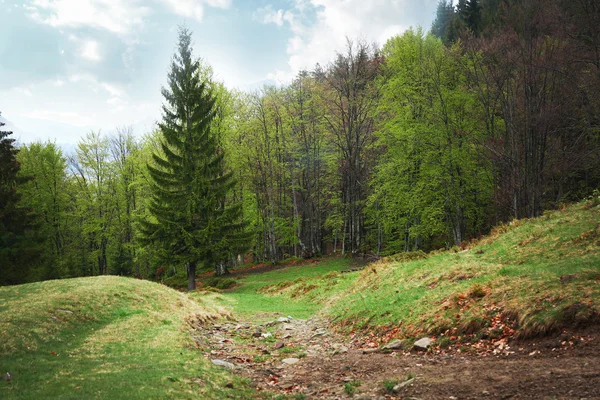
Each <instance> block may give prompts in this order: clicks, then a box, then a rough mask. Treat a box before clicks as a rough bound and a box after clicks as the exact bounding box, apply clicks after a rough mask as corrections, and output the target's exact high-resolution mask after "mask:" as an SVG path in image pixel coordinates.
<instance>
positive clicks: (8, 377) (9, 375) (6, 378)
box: [2, 372, 12, 382]
mask: <svg viewBox="0 0 600 400" xmlns="http://www.w3.org/2000/svg"><path fill="white" fill-rule="evenodd" d="M2 379H4V380H5V381H7V382H10V381H11V379H12V375H11V374H10V372H7V373H5V374H4V375H2Z"/></svg>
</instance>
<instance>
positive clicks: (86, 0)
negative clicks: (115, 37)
mask: <svg viewBox="0 0 600 400" xmlns="http://www.w3.org/2000/svg"><path fill="white" fill-rule="evenodd" d="M143 4H144V3H143V2H141V1H138V0H129V1H121V0H32V1H31V3H30V4H29V5H27V9H28V10H29V15H30V17H31V18H33V19H34V20H35V21H37V22H39V23H43V24H47V25H51V26H54V27H71V28H79V27H92V28H97V29H103V30H107V31H109V32H113V33H117V34H126V33H128V32H130V31H131V30H132V29H133V28H135V27H137V26H139V25H141V24H142V22H143V19H144V17H146V16H147V15H148V14H149V13H150V9H149V8H148V7H146V6H144V5H143Z"/></svg>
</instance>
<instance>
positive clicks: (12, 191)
mask: <svg viewBox="0 0 600 400" xmlns="http://www.w3.org/2000/svg"><path fill="white" fill-rule="evenodd" d="M2 126H4V123H2V122H0V285H2V284H9V285H10V284H16V283H21V282H25V281H26V280H27V276H26V275H27V269H30V268H31V267H32V265H33V264H34V263H35V262H36V261H37V260H38V258H39V255H40V249H39V246H38V244H37V243H38V241H39V238H38V237H37V235H36V233H37V232H36V231H35V229H34V228H36V227H37V224H36V222H37V221H36V218H37V215H36V214H34V213H33V211H32V210H28V209H26V208H25V207H23V205H22V204H21V196H22V195H21V193H19V192H18V189H19V187H21V186H22V185H23V184H25V183H27V182H29V181H30V180H32V179H33V177H31V176H23V175H21V174H20V173H19V170H20V168H21V165H20V164H19V162H18V161H17V153H18V152H19V150H18V149H17V148H15V146H14V141H15V140H14V139H11V138H9V135H11V134H12V132H8V131H2Z"/></svg>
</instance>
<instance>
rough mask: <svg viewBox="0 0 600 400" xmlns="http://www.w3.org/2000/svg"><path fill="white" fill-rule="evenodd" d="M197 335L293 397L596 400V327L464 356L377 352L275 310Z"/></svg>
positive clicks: (599, 387) (213, 354) (220, 359)
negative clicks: (264, 317)
mask: <svg viewBox="0 0 600 400" xmlns="http://www.w3.org/2000/svg"><path fill="white" fill-rule="evenodd" d="M194 340H195V341H196V343H197V346H198V348H199V349H201V351H203V352H204V353H205V355H206V357H208V358H209V359H211V360H212V361H213V363H215V364H216V365H220V366H222V367H224V368H231V369H232V370H234V372H235V373H239V374H241V375H243V376H245V377H247V378H248V379H250V380H251V381H252V382H253V383H254V385H255V386H256V388H257V390H259V391H263V392H266V393H273V394H282V395H286V396H290V397H289V398H310V399H313V398H314V399H349V398H353V399H396V398H398V399H477V398H486V399H487V398H489V399H509V398H510V399H600V336H599V335H598V334H597V333H596V332H595V331H592V330H591V331H589V332H586V333H583V334H578V335H568V334H563V336H562V337H557V338H548V339H545V340H543V341H538V342H535V343H533V342H531V343H522V344H520V345H519V344H516V345H513V347H514V348H512V349H511V351H501V352H497V354H493V353H489V352H488V353H485V354H482V353H477V352H473V354H469V355H465V354H463V353H458V352H439V351H429V352H423V351H415V350H413V351H405V350H404V349H403V346H400V344H399V343H392V344H391V346H390V347H392V348H388V349H381V348H380V349H376V348H372V347H369V345H372V344H371V343H368V342H366V341H364V340H362V339H361V338H357V337H351V338H346V337H343V336H341V335H338V334H336V333H334V332H332V331H331V330H329V329H328V327H327V324H326V323H325V321H323V320H320V319H317V318H313V319H309V320H306V321H304V320H296V319H293V318H288V317H283V316H273V320H272V321H271V322H268V323H265V324H255V323H252V322H249V321H237V322H231V321H221V322H217V323H214V324H210V325H204V326H198V327H197V330H196V331H195V333H194ZM424 344H425V345H426V343H424ZM508 348H509V349H510V347H508ZM504 350H506V348H504Z"/></svg>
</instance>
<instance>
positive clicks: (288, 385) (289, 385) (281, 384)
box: [279, 382, 294, 390]
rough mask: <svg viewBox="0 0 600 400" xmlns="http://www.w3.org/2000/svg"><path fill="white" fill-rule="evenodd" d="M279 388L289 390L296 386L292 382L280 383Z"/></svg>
mask: <svg viewBox="0 0 600 400" xmlns="http://www.w3.org/2000/svg"><path fill="white" fill-rule="evenodd" d="M279 387H280V388H282V389H283V390H289V389H291V388H293V387H294V384H293V383H290V382H279Z"/></svg>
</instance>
